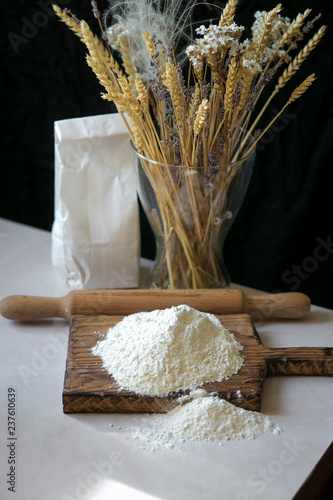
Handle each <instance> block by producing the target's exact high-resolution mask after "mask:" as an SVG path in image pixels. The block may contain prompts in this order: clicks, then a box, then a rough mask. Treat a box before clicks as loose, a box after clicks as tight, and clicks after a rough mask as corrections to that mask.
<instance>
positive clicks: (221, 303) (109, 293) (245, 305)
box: [0, 289, 311, 321]
mask: <svg viewBox="0 0 333 500" xmlns="http://www.w3.org/2000/svg"><path fill="white" fill-rule="evenodd" d="M181 304H187V305H188V306H190V307H194V308H195V309H197V310H199V311H204V312H209V313H213V314H234V313H243V312H245V313H255V315H256V317H257V318H258V317H259V318H260V319H263V318H271V317H279V318H301V317H303V316H305V315H306V314H307V313H308V312H309V311H310V307H311V302H310V299H309V297H307V296H306V295H304V294H303V293H298V292H288V293H276V294H264V295H258V296H251V297H249V296H247V295H245V294H244V293H243V292H242V291H241V290H237V289H200V290H153V289H150V290H144V289H138V290H72V291H71V292H69V293H68V294H67V295H65V296H64V297H36V296H30V295H10V296H9V297H5V298H4V299H3V300H2V301H1V303H0V310H1V314H2V316H4V317H5V318H7V319H13V320H16V321H26V320H32V319H39V318H53V317H60V318H65V319H67V320H68V321H70V319H71V316H72V315H73V314H86V315H87V314H88V315H113V314H115V315H121V314H133V313H136V312H140V311H153V310H154V309H165V308H167V307H171V306H177V305H181Z"/></svg>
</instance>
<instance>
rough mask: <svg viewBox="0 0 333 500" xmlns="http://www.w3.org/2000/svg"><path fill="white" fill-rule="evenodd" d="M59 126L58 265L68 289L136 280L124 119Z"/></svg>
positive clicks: (131, 173)
mask: <svg viewBox="0 0 333 500" xmlns="http://www.w3.org/2000/svg"><path fill="white" fill-rule="evenodd" d="M54 132H55V134H54V136H55V219H54V223H53V227H52V263H53V265H54V267H55V268H56V269H57V270H58V271H59V273H60V274H61V276H62V277H63V279H64V280H65V281H66V283H67V284H68V285H69V286H70V287H71V288H76V289H80V288H81V289H82V288H133V287H137V286H138V283H139V258H140V225H139V210H138V202H137V194H136V186H135V168H136V165H137V163H136V162H137V160H136V157H135V154H134V152H133V150H132V148H131V145H130V140H129V134H128V132H127V129H126V127H125V125H124V122H123V120H122V118H121V117H120V115H119V114H118V113H115V114H107V115H100V116H89V117H85V118H74V119H69V120H61V121H57V122H55V124H54Z"/></svg>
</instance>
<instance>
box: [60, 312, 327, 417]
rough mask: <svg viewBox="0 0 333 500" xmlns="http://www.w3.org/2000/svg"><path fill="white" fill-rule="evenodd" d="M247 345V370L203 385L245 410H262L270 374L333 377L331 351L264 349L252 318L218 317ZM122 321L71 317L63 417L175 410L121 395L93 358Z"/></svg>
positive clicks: (167, 400) (165, 402)
mask: <svg viewBox="0 0 333 500" xmlns="http://www.w3.org/2000/svg"><path fill="white" fill-rule="evenodd" d="M217 317H218V318H219V319H220V321H221V322H222V323H223V325H224V326H225V327H226V328H227V329H228V330H229V331H231V332H232V333H233V334H234V335H235V337H236V339H237V340H238V341H239V342H240V343H241V344H242V345H243V346H244V350H243V351H242V355H243V356H244V358H245V360H244V365H243V366H242V368H241V370H240V371H239V372H238V374H236V375H233V376H232V377H231V378H230V379H229V380H225V381H223V382H213V383H210V384H205V385H204V386H202V387H203V388H204V389H205V390H206V391H208V392H216V393H218V395H219V397H221V398H223V399H226V400H227V401H230V402H231V403H234V404H235V405H237V406H240V407H242V408H245V409H247V410H254V411H259V410H260V404H261V399H262V391H263V383H264V380H265V377H266V376H267V375H269V376H270V375H329V376H332V375H333V348H319V347H295V348H279V349H277V348H266V347H264V346H263V344H262V343H261V340H260V338H259V336H258V333H257V331H256V330H255V328H254V325H253V323H252V322H251V319H250V316H249V315H248V314H230V315H217ZM122 319H123V316H86V315H73V317H72V320H71V325H70V333H69V343H68V355H67V364H66V374H65V381H64V390H63V410H64V412H65V413H86V412H110V413H113V412H121V413H145V412H147V413H164V412H167V411H169V410H170V409H171V408H173V407H174V406H176V405H177V398H178V397H179V396H180V395H184V394H186V392H185V393H178V394H176V395H173V396H169V397H163V398H158V397H148V396H144V397H142V396H138V395H137V394H135V393H134V392H130V391H125V390H122V391H119V385H118V384H117V382H116V381H115V380H114V379H113V378H112V377H111V376H110V375H109V373H108V372H107V371H106V370H104V369H103V368H102V360H101V358H99V357H98V356H94V355H93V354H92V353H91V348H92V347H93V346H94V345H95V344H96V343H97V341H98V340H101V339H102V338H103V337H104V336H105V335H106V333H107V331H108V329H109V328H110V327H112V326H114V325H115V324H116V323H117V322H118V321H121V320H122Z"/></svg>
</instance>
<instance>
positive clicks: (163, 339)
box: [92, 305, 243, 396]
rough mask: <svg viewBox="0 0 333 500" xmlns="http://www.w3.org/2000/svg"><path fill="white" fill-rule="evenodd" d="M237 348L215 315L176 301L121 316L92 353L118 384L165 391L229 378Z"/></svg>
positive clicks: (141, 391)
mask: <svg viewBox="0 0 333 500" xmlns="http://www.w3.org/2000/svg"><path fill="white" fill-rule="evenodd" d="M241 350H242V346H241V345H240V344H239V342H237V341H236V339H235V337H234V335H233V334H231V333H230V332H229V331H228V330H227V329H226V328H224V327H223V326H222V324H221V323H220V321H219V320H218V319H217V318H216V316H215V315H213V314H208V313H202V312H199V311H197V310H196V309H193V308H191V307H189V306H187V305H181V306H177V307H171V308H169V309H162V310H159V309H157V310H155V311H152V312H140V313H136V314H131V315H129V316H125V317H124V319H123V320H122V321H120V322H119V323H117V325H116V326H115V327H113V328H110V329H109V331H108V333H107V336H106V338H105V339H104V340H101V341H99V342H98V343H97V344H96V346H95V347H94V348H93V349H92V352H93V354H95V355H96V356H100V357H101V358H102V360H103V367H104V368H105V369H106V370H108V372H109V373H110V374H112V376H113V378H115V379H116V380H117V382H118V384H119V385H120V387H121V388H122V389H127V390H130V391H134V392H136V393H137V394H139V395H149V396H167V395H168V394H169V393H171V392H174V391H176V392H177V391H179V390H186V389H191V390H193V389H196V388H197V387H198V386H201V385H202V384H204V383H206V382H213V381H218V382H221V381H222V380H225V379H227V378H229V377H231V376H232V375H233V374H235V373H237V372H238V370H239V369H240V367H241V365H242V363H243V359H242V356H241V354H240V351H241Z"/></svg>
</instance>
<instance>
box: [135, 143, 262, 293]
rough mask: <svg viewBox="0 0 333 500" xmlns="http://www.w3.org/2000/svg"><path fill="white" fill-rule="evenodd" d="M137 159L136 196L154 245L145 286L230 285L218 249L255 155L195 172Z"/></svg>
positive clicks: (241, 193) (211, 286) (202, 168)
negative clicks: (153, 239) (154, 250)
mask: <svg viewBox="0 0 333 500" xmlns="http://www.w3.org/2000/svg"><path fill="white" fill-rule="evenodd" d="M136 154H137V156H138V158H139V162H138V173H137V189H138V195H139V199H140V201H141V204H142V207H143V210H144V212H145V214H146V216H147V219H148V221H149V224H150V226H151V228H152V230H153V233H154V236H155V241H156V257H155V261H154V264H153V266H152V268H151V271H150V274H149V278H148V279H149V282H148V284H147V285H148V287H150V288H162V289H168V288H172V289H174V288H225V287H227V286H229V284H230V276H229V274H228V271H227V269H226V266H225V263H224V260H223V246H224V242H225V239H226V236H227V234H228V231H229V229H230V227H231V225H232V222H233V221H234V219H235V217H236V215H237V212H238V210H239V208H240V206H241V204H242V202H243V199H244V197H245V194H246V191H247V188H248V185H249V182H250V178H251V174H252V169H253V164H254V158H255V150H253V151H252V152H251V153H250V155H249V157H248V158H246V159H245V160H243V161H237V162H234V163H229V164H225V165H218V166H214V167H210V166H209V165H207V167H200V168H194V167H185V166H178V165H167V164H164V163H160V162H157V161H154V160H153V159H150V158H146V157H144V156H143V155H141V154H139V153H136Z"/></svg>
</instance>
